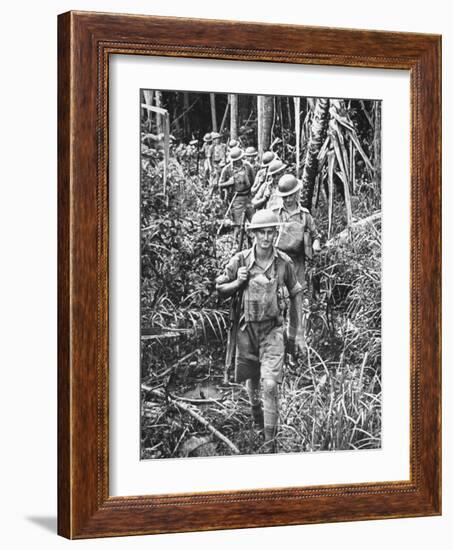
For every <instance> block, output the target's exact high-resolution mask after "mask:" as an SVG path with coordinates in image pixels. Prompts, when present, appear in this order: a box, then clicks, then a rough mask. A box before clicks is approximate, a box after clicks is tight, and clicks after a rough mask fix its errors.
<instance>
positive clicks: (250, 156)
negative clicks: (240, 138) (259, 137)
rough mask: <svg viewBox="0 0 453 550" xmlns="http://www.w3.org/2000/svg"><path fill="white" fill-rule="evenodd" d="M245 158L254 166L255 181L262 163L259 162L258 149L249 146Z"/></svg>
mask: <svg viewBox="0 0 453 550" xmlns="http://www.w3.org/2000/svg"><path fill="white" fill-rule="evenodd" d="M244 154H245V160H246V161H247V162H248V163H249V164H250V166H251V167H252V168H253V181H255V177H256V173H257V172H258V170H259V168H260V163H259V162H258V151H257V150H256V149H255V147H247V149H246V150H245V153H244Z"/></svg>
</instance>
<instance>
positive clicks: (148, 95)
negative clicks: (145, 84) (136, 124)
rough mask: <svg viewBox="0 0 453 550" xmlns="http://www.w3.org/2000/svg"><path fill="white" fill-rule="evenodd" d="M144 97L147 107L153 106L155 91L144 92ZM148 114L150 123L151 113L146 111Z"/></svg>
mask: <svg viewBox="0 0 453 550" xmlns="http://www.w3.org/2000/svg"><path fill="white" fill-rule="evenodd" d="M143 97H144V99H145V103H146V105H152V104H153V91H152V90H143ZM146 113H147V118H148V121H149V120H150V118H151V111H149V110H148V109H146Z"/></svg>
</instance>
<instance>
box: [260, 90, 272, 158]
mask: <svg viewBox="0 0 453 550" xmlns="http://www.w3.org/2000/svg"><path fill="white" fill-rule="evenodd" d="M257 107H258V153H259V155H260V158H261V157H262V156H263V153H264V152H265V151H267V150H268V149H269V147H270V145H271V128H272V119H273V117H274V98H273V97H272V96H265V95H259V96H258V97H257Z"/></svg>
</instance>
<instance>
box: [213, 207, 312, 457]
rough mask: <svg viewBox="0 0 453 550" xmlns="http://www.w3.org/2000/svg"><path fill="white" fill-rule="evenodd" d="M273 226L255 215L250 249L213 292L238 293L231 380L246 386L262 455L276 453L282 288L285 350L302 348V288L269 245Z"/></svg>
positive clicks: (268, 217) (272, 219) (273, 220)
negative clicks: (259, 430) (261, 433)
mask: <svg viewBox="0 0 453 550" xmlns="http://www.w3.org/2000/svg"><path fill="white" fill-rule="evenodd" d="M278 225H279V221H278V217H277V216H276V215H275V214H274V213H273V212H272V211H271V210H260V211H259V212H256V213H255V214H254V215H253V218H252V221H251V223H250V224H249V226H248V230H249V231H251V233H252V235H253V241H254V244H253V246H252V247H251V248H249V249H246V250H243V251H241V252H238V253H237V254H235V255H234V256H233V257H232V258H231V260H230V261H229V263H228V265H227V266H226V268H225V270H224V273H223V274H222V275H220V276H219V277H217V280H216V288H217V290H218V291H219V292H220V293H221V294H222V295H224V296H231V295H233V294H234V293H235V292H243V297H242V301H241V304H242V307H241V312H240V316H239V320H238V321H239V322H238V329H237V333H236V361H235V379H236V381H237V382H242V381H244V380H245V381H246V389H247V393H248V396H249V400H250V405H251V409H252V416H253V420H254V422H255V425H256V426H257V427H260V428H262V429H264V441H265V447H264V450H265V451H267V452H275V451H276V441H275V437H276V432H277V422H278V387H279V384H280V383H281V381H282V376H283V364H284V356H285V344H284V334H283V333H284V328H283V315H284V309H285V307H286V305H285V299H284V292H283V289H284V287H285V288H286V292H287V293H288V294H289V297H290V311H289V325H288V331H287V342H288V347H289V348H291V349H294V348H295V347H296V346H299V345H301V344H302V343H303V334H302V332H301V326H302V318H301V311H302V303H301V291H302V288H301V286H300V284H299V283H298V281H297V278H296V274H295V271H294V266H293V262H292V260H291V259H290V258H289V257H288V256H287V255H286V254H285V253H283V252H281V251H280V250H278V249H277V248H276V247H275V246H274V242H275V239H276V237H277V226H278ZM260 383H261V385H262V390H263V403H262V402H261V391H260ZM262 405H264V407H263V406H262ZM263 408H264V411H263Z"/></svg>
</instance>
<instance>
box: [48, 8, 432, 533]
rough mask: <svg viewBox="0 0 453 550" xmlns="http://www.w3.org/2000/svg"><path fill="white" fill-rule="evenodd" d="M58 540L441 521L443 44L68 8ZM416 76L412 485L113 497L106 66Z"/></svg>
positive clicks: (61, 114)
mask: <svg viewBox="0 0 453 550" xmlns="http://www.w3.org/2000/svg"><path fill="white" fill-rule="evenodd" d="M58 47H59V61H58V72H59V74H58V93H59V96H58V119H59V120H58V153H59V162H58V195H59V198H58V209H59V213H58V255H59V274H58V293H59V310H58V330H59V344H58V365H59V366H58V406H59V409H58V411H59V413H58V414H59V417H58V532H59V534H61V535H63V536H65V537H68V538H89V537H102V536H118V535H132V534H150V533H163V532H181V531H198V530H210V529H229V528H242V527H259V526H270V525H274V526H275V525H293V524H304V523H320V522H332V521H353V520H364V519H379V518H395V517H414V516H428V515H438V514H440V513H441V371H440V357H441V330H440V327H441V317H440V314H441V114H440V113H441V65H440V63H441V38H440V37H439V36H435V35H428V34H412V33H396V32H377V31H363V30H340V29H332V28H314V27H304V26H293V25H264V24H258V23H239V22H233V21H208V20H195V19H182V18H181V19H180V18H166V17H152V16H134V15H112V14H101V13H88V12H69V13H65V14H62V15H60V16H59V21H58ZM112 54H121V55H131V54H133V55H144V56H156V55H158V56H173V57H175V56H176V57H191V58H210V59H228V60H241V61H242V60H247V61H257V62H259V61H274V62H284V63H301V64H316V65H325V66H333V65H337V66H346V67H372V68H384V69H388V70H391V69H404V70H407V71H409V72H410V96H411V137H410V139H411V161H410V162H411V206H410V211H411V235H410V240H411V251H410V254H411V275H410V303H411V312H410V315H411V317H410V319H411V322H410V394H411V395H410V404H411V409H410V418H411V427H410V441H411V444H410V480H408V481H397V482H395V481H389V482H380V483H360V484H350V485H333V486H316V487H292V488H285V489H280V488H278V489H277V488H276V489H260V490H248V491H243V490H239V491H238V490H235V491H226V492H209V493H195V494H165V495H155V496H146V495H142V496H133V497H112V496H109V468H108V464H109V460H108V458H109V423H108V418H109V416H108V415H109V401H108V388H109V340H108V327H109V309H108V298H109V285H108V283H109V276H108V266H109V256H108V246H109V235H108V220H109V207H108V197H109V188H108V138H109V136H108V87H109V63H108V61H109V56H110V55H112Z"/></svg>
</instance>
